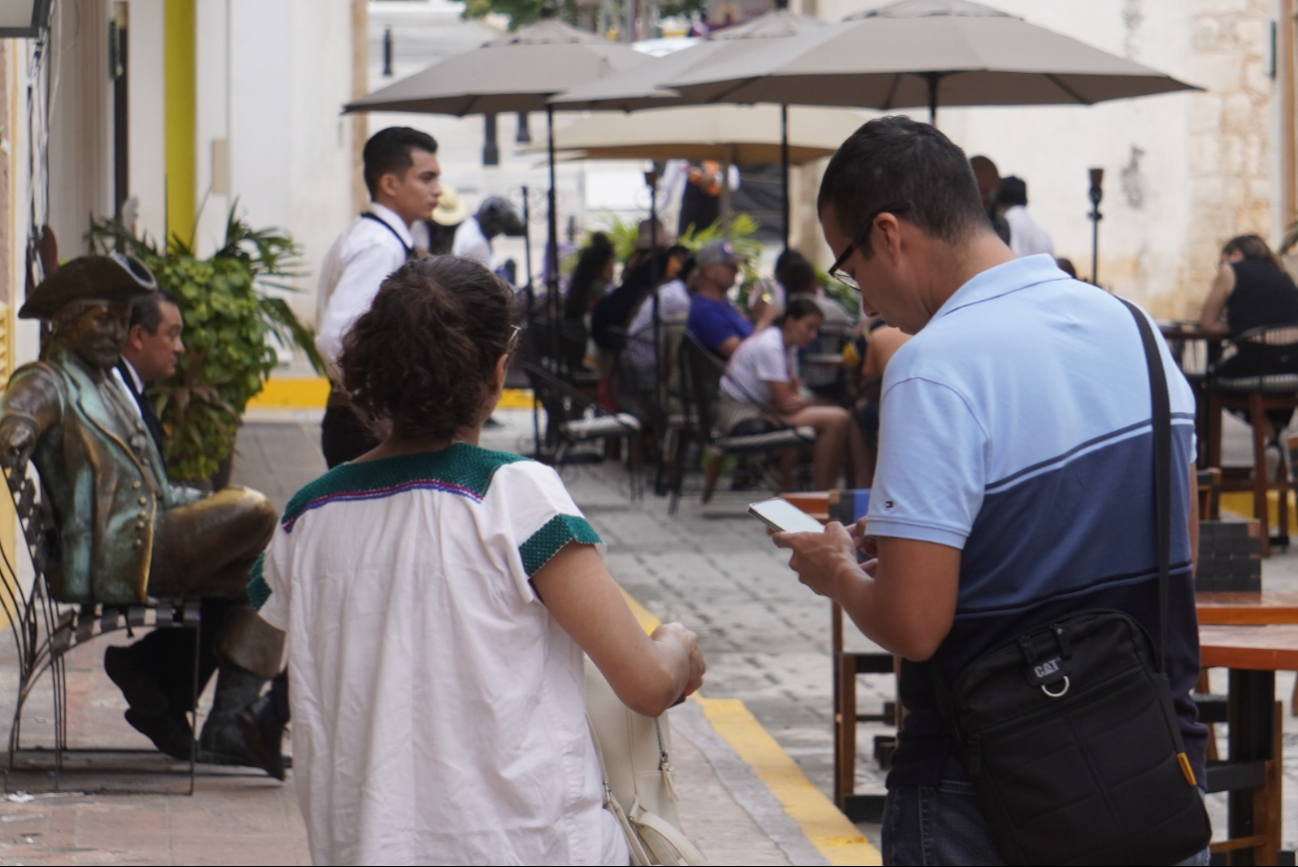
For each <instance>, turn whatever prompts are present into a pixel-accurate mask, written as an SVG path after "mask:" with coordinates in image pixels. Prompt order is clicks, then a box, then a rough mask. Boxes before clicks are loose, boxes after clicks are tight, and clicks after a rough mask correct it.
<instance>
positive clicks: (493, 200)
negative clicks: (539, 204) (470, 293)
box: [451, 196, 523, 271]
mask: <svg viewBox="0 0 1298 867" xmlns="http://www.w3.org/2000/svg"><path fill="white" fill-rule="evenodd" d="M521 234H523V217H522V215H521V214H519V213H518V209H517V208H515V207H514V206H513V205H511V204H510V203H509V201H508V200H507V199H503V198H501V197H500V196H489V197H487V198H485V199H483V200H482V204H481V205H479V206H478V212H477V213H476V214H474V215H473V216H472V217H469V218H468V219H467V220H465V221H464V222H463V223H461V224H460V227H459V228H458V229H456V230H455V243H454V244H453V245H452V246H451V254H452V255H455V256H461V257H463V258H465V259H472V260H473V261H475V262H480V263H481V264H482V266H483V267H485V268H486V269H487V270H489V271H490V270H492V266H491V255H492V247H491V239H492V238H495V237H496V236H497V235H508V236H510V237H516V236H518V235H521Z"/></svg>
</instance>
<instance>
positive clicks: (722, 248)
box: [694, 241, 748, 268]
mask: <svg viewBox="0 0 1298 867" xmlns="http://www.w3.org/2000/svg"><path fill="white" fill-rule="evenodd" d="M694 261H695V263H697V265H698V266H699V267H700V268H706V267H707V266H708V265H742V264H743V263H744V262H747V261H748V257H747V256H741V255H739V252H738V251H737V250H735V247H734V245H733V244H731V243H730V242H729V241H713V242H712V243H711V244H704V245H703V246H702V247H701V248H699V251H698V252H697V253H695V254H694Z"/></svg>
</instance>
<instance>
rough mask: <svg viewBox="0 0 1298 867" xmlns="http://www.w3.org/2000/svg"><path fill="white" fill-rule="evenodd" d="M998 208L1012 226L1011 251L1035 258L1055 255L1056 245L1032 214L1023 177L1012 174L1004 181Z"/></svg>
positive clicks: (997, 195)
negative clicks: (1039, 254)
mask: <svg viewBox="0 0 1298 867" xmlns="http://www.w3.org/2000/svg"><path fill="white" fill-rule="evenodd" d="M996 207H998V208H1000V211H1001V214H1002V215H1003V216H1004V217H1005V222H1006V224H1007V225H1008V226H1009V227H1010V249H1011V250H1013V251H1014V253H1015V255H1018V256H1035V255H1037V254H1038V253H1045V254H1047V255H1049V256H1053V255H1055V242H1054V240H1052V239H1051V237H1050V233H1049V232H1047V231H1046V230H1045V229H1043V228H1042V227H1041V224H1040V223H1038V222H1037V221H1036V220H1034V219H1032V215H1031V214H1029V213H1028V185H1027V182H1026V181H1024V180H1023V179H1022V178H1018V177H1015V176H1014V175H1010V176H1009V177H1008V178H1005V179H1004V180H1002V181H1001V186H1000V189H999V190H997V191H996Z"/></svg>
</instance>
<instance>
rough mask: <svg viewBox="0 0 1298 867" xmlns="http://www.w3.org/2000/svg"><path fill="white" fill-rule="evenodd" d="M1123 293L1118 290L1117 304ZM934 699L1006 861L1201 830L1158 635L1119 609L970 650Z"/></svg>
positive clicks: (1138, 859) (1077, 857)
mask: <svg viewBox="0 0 1298 867" xmlns="http://www.w3.org/2000/svg"><path fill="white" fill-rule="evenodd" d="M1123 303H1124V304H1127V302H1125V301H1124V302H1123ZM1127 307H1128V309H1130V311H1131V313H1132V315H1133V316H1134V317H1135V318H1136V323H1137V325H1138V326H1139V328H1140V334H1141V338H1142V340H1143V341H1144V346H1145V356H1146V361H1147V362H1148V365H1149V379H1150V389H1151V393H1152V395H1153V427H1154V456H1155V457H1154V476H1155V488H1156V498H1155V502H1156V508H1157V510H1158V564H1159V579H1158V585H1159V589H1158V593H1159V623H1160V628H1161V634H1163V635H1166V632H1167V584H1168V563H1169V557H1170V553H1169V548H1170V530H1171V526H1170V509H1171V502H1170V501H1171V494H1170V492H1171V488H1170V482H1171V475H1170V473H1171V411H1170V404H1169V400H1168V395H1167V383H1166V379H1165V378H1164V375H1163V367H1162V362H1161V359H1160V358H1159V355H1158V349H1157V344H1156V342H1155V341H1154V336H1153V332H1152V331H1151V329H1150V327H1149V323H1148V322H1147V321H1146V320H1145V317H1144V316H1143V315H1142V314H1141V313H1140V312H1139V311H1138V310H1136V308H1134V307H1133V306H1132V305H1130V304H1127ZM928 668H929V672H930V676H931V679H932V681H933V686H934V689H935V691H936V693H937V696H938V700H939V706H940V707H941V708H942V712H943V715H944V716H945V717H946V719H947V722H948V724H950V726H951V727H952V729H953V731H954V733H955V738H956V744H957V749H958V750H959V753H960V756H961V759H962V760H963V762H964V766H965V769H966V771H967V772H968V774H969V777H970V780H971V781H972V783H973V786H974V790H975V792H976V793H977V795H978V800H979V804H980V806H981V808H982V811H983V815H984V816H985V818H986V819H987V823H988V825H990V826H991V830H992V833H993V835H994V837H995V839H996V843H997V847H998V848H999V850H1000V853H1001V856H1002V857H1003V858H1004V859H1005V862H1006V863H1007V864H1088V865H1089V864H1123V865H1125V864H1176V863H1177V862H1179V861H1183V860H1185V859H1186V858H1189V857H1191V856H1192V855H1194V854H1195V853H1197V852H1199V851H1201V850H1202V849H1203V848H1204V847H1206V846H1207V845H1208V842H1209V840H1210V838H1211V836H1212V829H1211V826H1210V825H1209V822H1208V814H1207V811H1206V810H1205V809H1204V805H1203V798H1202V796H1201V795H1200V791H1199V788H1198V787H1197V785H1196V780H1195V778H1194V771H1193V770H1192V769H1191V767H1190V762H1189V760H1188V759H1187V758H1186V754H1185V747H1184V745H1183V743H1182V740H1181V732H1180V728H1179V726H1178V723H1177V716H1176V711H1175V708H1174V707H1173V705H1172V694H1171V688H1170V686H1169V684H1168V680H1167V675H1166V665H1165V661H1164V654H1163V647H1162V645H1161V643H1160V644H1159V646H1157V647H1155V645H1154V642H1152V641H1151V640H1150V638H1149V635H1148V633H1146V632H1145V630H1144V629H1143V628H1142V627H1141V626H1140V625H1139V624H1138V623H1136V621H1134V620H1133V619H1131V618H1130V617H1128V616H1127V615H1126V614H1123V613H1122V612H1120V611H1107V610H1099V611H1085V612H1079V613H1077V614H1074V615H1072V616H1070V617H1067V618H1063V619H1060V620H1058V621H1057V622H1054V623H1048V624H1046V625H1044V626H1042V627H1041V628H1039V629H1036V630H1034V631H1032V632H1029V633H1027V634H1025V635H1021V636H1019V637H1018V638H1017V639H1015V640H1014V641H1012V642H1010V643H1008V644H1005V645H1003V646H1001V647H999V648H997V649H995V650H992V651H989V652H988V653H986V654H983V655H982V656H980V657H978V658H977V659H976V660H974V661H973V662H971V663H970V664H969V665H968V666H966V667H965V668H964V669H963V670H962V671H961V672H960V674H959V675H958V676H957V678H956V680H955V684H954V686H953V687H952V688H951V689H950V690H949V691H948V690H947V689H946V687H945V685H944V684H943V683H942V678H941V676H940V674H939V673H938V670H937V666H936V665H935V664H931V663H930V664H929V666H928Z"/></svg>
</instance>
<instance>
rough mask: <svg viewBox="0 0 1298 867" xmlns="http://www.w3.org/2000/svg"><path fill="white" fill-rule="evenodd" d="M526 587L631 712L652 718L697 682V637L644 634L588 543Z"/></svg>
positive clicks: (564, 553) (669, 627) (567, 551)
mask: <svg viewBox="0 0 1298 867" xmlns="http://www.w3.org/2000/svg"><path fill="white" fill-rule="evenodd" d="M532 587H533V588H535V590H536V593H537V595H538V596H540V597H541V601H542V602H543V603H544V604H545V606H546V607H547V608H548V609H550V613H551V614H552V615H553V616H554V619H555V620H557V621H558V623H559V625H560V626H562V627H563V629H564V631H565V632H567V633H568V635H570V636H571V637H572V640H573V641H575V642H577V644H578V646H580V647H581V649H582V650H584V651H585V652H586V654H587V655H588V656H589V657H590V659H591V661H592V662H593V663H595V667H596V668H598V669H599V670H600V672H601V673H602V674H603V675H604V677H605V678H607V679H608V682H609V686H611V687H613V691H614V692H615V693H617V697H618V698H620V699H621V700H622V702H623V703H624V704H626V706H627V707H629V708H631V709H632V710H634V711H635V712H636V713H640V714H644V715H645V716H659V715H660V714H662V713H663V711H665V710H667V708H669V707H670V706H671V705H672V704H674V703H675V702H677V701H679V700H680V699H683V698H684V697H685V696H687V695H689V694H690V693H692V692H694V691H695V690H697V689H698V688H699V685H700V684H702V682H703V672H704V668H705V666H704V664H703V655H702V653H701V652H700V651H699V647H698V638H697V637H696V636H695V635H694V634H693V633H692V632H690V631H689V630H687V629H685V628H684V627H683V626H681V625H680V624H679V623H664V624H662V625H660V626H659V627H658V628H657V629H655V630H654V632H653V635H652V636H650V635H645V632H644V630H643V629H641V628H640V624H638V623H636V620H635V617H634V616H633V615H632V614H631V609H630V608H629V607H628V606H627V603H626V599H625V598H623V596H622V591H621V590H620V589H619V588H618V586H617V584H616V583H615V582H614V581H613V578H612V576H611V575H609V574H608V570H607V569H605V568H604V561H603V559H601V558H600V555H599V552H598V551H596V550H595V549H594V548H593V547H591V546H590V545H583V544H580V543H578V542H569V543H568V544H567V545H565V546H564V547H563V548H562V549H560V550H559V553H557V554H555V555H554V557H552V558H551V559H550V562H548V563H546V564H545V565H544V566H542V567H541V568H540V569H539V570H537V572H536V574H535V575H534V576H533V577H532Z"/></svg>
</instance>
